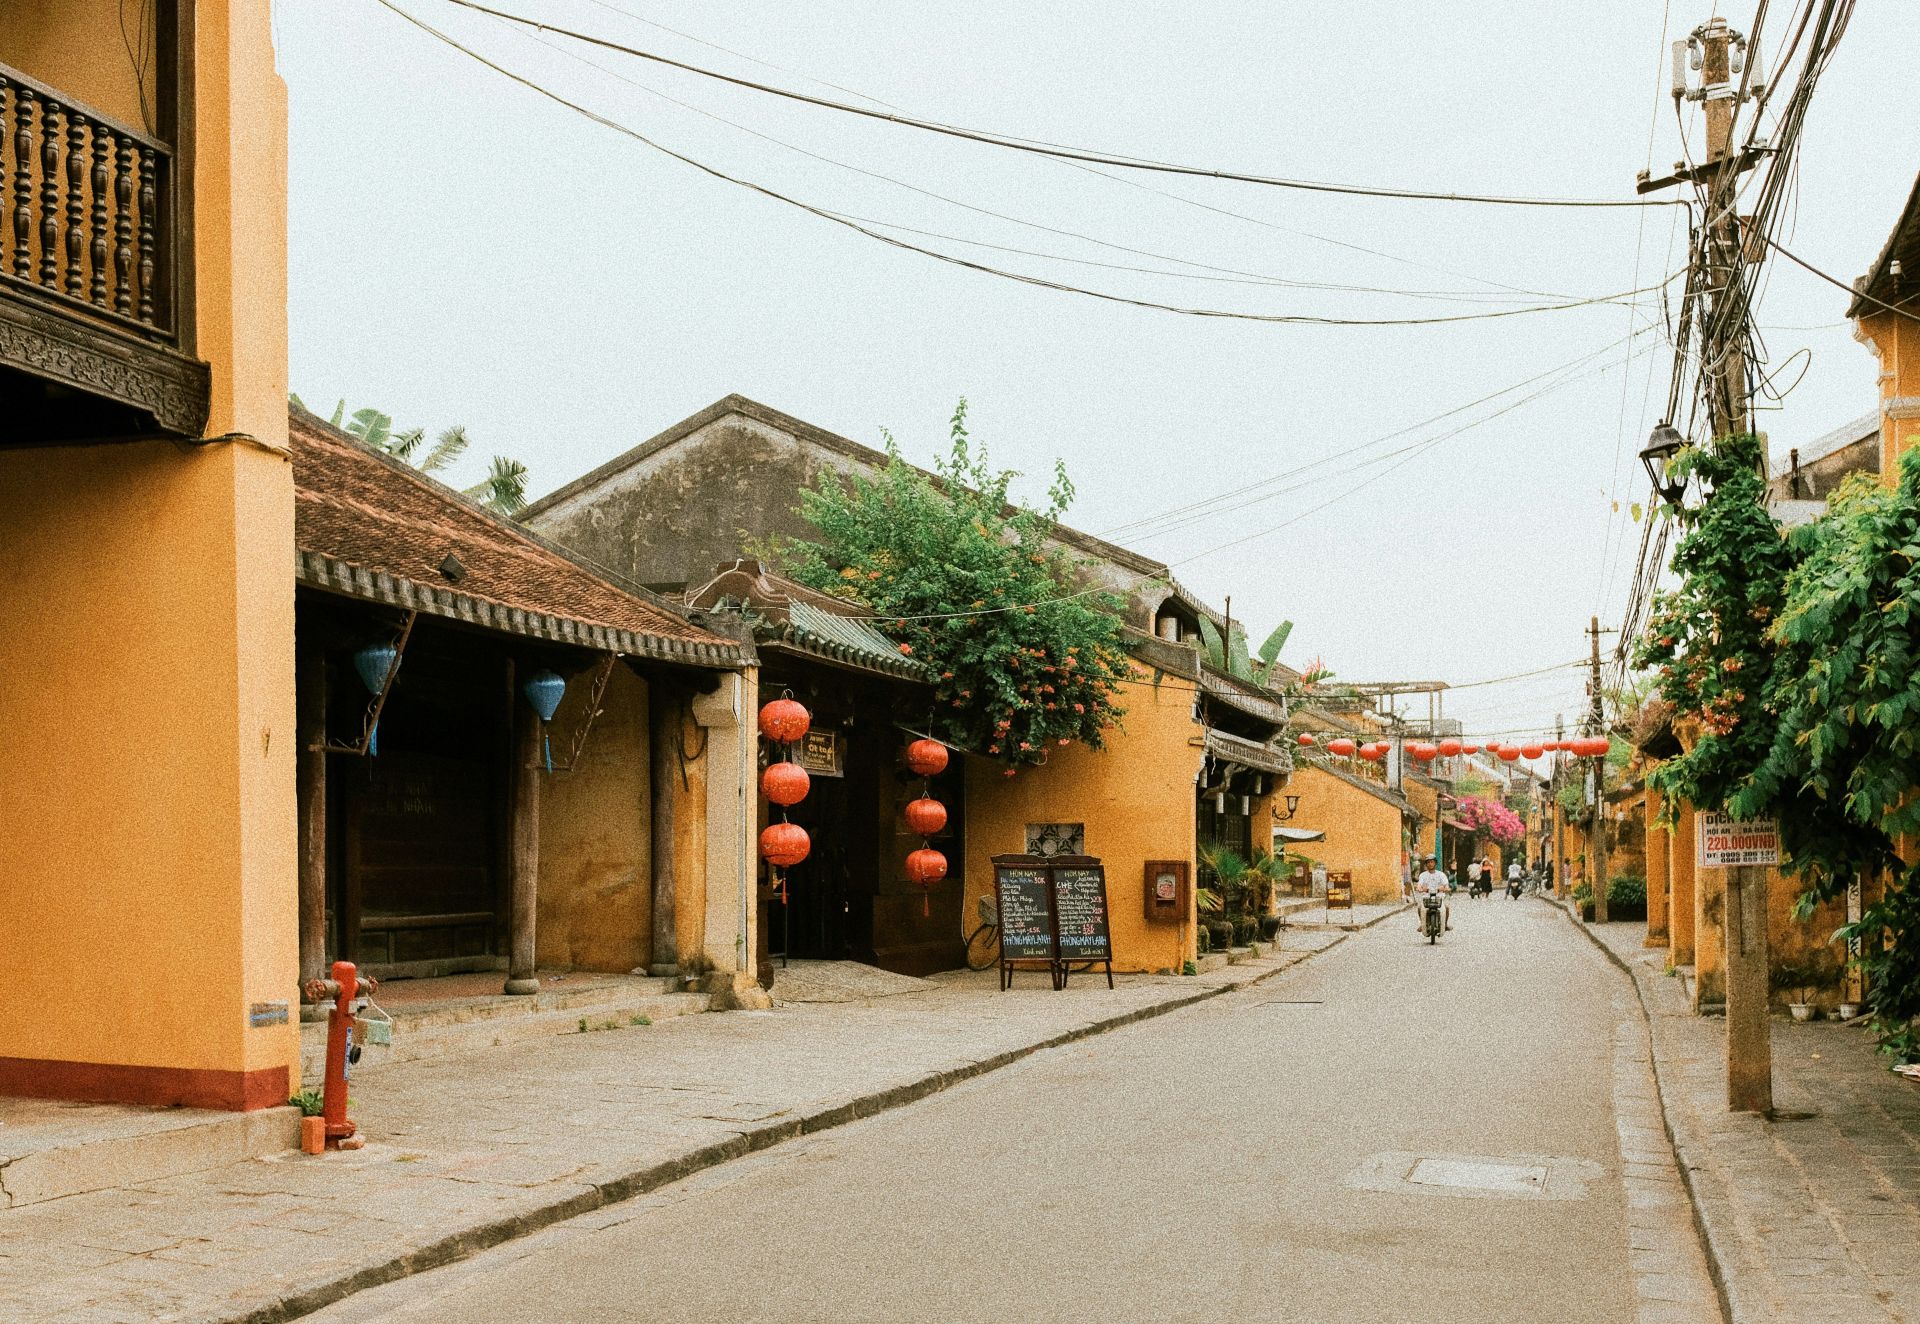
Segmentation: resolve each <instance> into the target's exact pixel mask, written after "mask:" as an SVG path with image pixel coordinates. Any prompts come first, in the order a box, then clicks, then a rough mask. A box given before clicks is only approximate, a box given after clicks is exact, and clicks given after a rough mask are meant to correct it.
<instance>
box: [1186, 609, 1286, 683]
mask: <svg viewBox="0 0 1920 1324" xmlns="http://www.w3.org/2000/svg"><path fill="white" fill-rule="evenodd" d="M1228 631H1229V636H1228V637H1226V638H1223V637H1222V636H1221V634H1220V627H1219V626H1217V625H1215V624H1214V623H1213V621H1212V620H1210V619H1209V618H1208V617H1206V616H1202V617H1201V618H1200V644H1201V652H1202V654H1203V655H1204V656H1205V657H1206V659H1207V665H1208V666H1210V667H1212V668H1213V669H1214V670H1216V671H1224V672H1226V673H1227V674H1228V675H1229V676H1237V677H1238V678H1240V679H1241V680H1245V681H1251V682H1253V683H1254V684H1255V685H1265V684H1266V683H1267V682H1268V681H1269V680H1270V679H1271V678H1272V676H1273V673H1274V670H1275V668H1277V667H1278V666H1279V665H1280V650H1281V649H1282V648H1284V647H1286V644H1287V636H1288V635H1290V634H1292V633H1293V622H1292V621H1282V622H1280V624H1279V626H1278V628H1276V629H1275V630H1274V632H1273V633H1272V634H1270V635H1268V636H1267V641H1266V642H1265V643H1263V644H1261V645H1260V651H1259V653H1258V654H1255V655H1253V656H1249V655H1248V653H1247V632H1246V630H1245V629H1244V628H1242V626H1241V624H1240V622H1238V621H1234V622H1232V623H1231V624H1230V625H1229V626H1228Z"/></svg>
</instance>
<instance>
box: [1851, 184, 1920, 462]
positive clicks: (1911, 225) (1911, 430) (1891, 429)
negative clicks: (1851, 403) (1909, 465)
mask: <svg viewBox="0 0 1920 1324" xmlns="http://www.w3.org/2000/svg"><path fill="white" fill-rule="evenodd" d="M1847 316H1848V317H1850V318H1852V319H1853V323H1854V328H1853V334H1854V337H1855V338H1856V339H1857V340H1859V341H1860V342H1861V343H1862V344H1864V345H1865V346H1866V347H1867V348H1868V349H1869V350H1870V351H1871V352H1872V353H1873V354H1874V355H1875V356H1876V357H1877V358H1878V359H1879V360H1880V378H1879V384H1880V442H1881V447H1882V459H1881V463H1880V481H1881V482H1883V483H1885V484H1887V485H1889V486H1891V485H1893V484H1894V483H1896V482H1898V481H1899V477H1900V463H1899V461H1900V456H1901V454H1902V453H1903V452H1905V451H1906V450H1907V449H1908V448H1910V447H1911V446H1912V445H1913V444H1914V443H1915V441H1916V440H1920V179H1917V180H1915V182H1914V188H1913V192H1912V193H1911V194H1910V195H1909V196H1908V198H1907V205H1906V208H1905V209H1904V210H1903V211H1902V212H1901V213H1900V219H1899V220H1898V221H1897V222H1896V223H1895V224H1894V227H1893V233H1892V234H1890V235H1888V236H1887V242H1886V246H1885V247H1883V248H1882V249H1881V250H1880V255H1879V256H1878V257H1876V258H1875V259H1874V261H1873V266H1872V267H1871V268H1870V269H1869V270H1868V272H1867V274H1866V275H1865V276H1863V277H1861V278H1860V280H1858V281H1856V282H1855V284H1854V296H1853V302H1852V303H1851V304H1849V305H1848V307H1847Z"/></svg>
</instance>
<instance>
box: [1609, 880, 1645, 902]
mask: <svg viewBox="0 0 1920 1324" xmlns="http://www.w3.org/2000/svg"><path fill="white" fill-rule="evenodd" d="M1646 904H1647V880H1646V879H1644V878H1642V877H1640V876H1639V875H1637V874H1630V873H1623V874H1621V875H1620V876H1619V877H1618V878H1614V879H1611V880H1610V881H1609V882H1608V883H1607V906H1608V907H1609V908H1610V909H1611V908H1615V907H1618V908H1619V909H1622V910H1630V909H1632V908H1633V907H1635V906H1642V907H1644V906H1645V905H1646Z"/></svg>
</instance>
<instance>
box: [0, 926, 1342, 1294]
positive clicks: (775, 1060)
mask: <svg viewBox="0 0 1920 1324" xmlns="http://www.w3.org/2000/svg"><path fill="white" fill-rule="evenodd" d="M1344 936H1345V935H1343V934H1332V933H1296V934H1289V935H1286V941H1285V943H1284V950H1282V951H1280V952H1278V953H1276V954H1274V955H1272V956H1269V957H1265V958H1262V959H1259V960H1255V961H1250V962H1245V963H1242V964H1239V965H1235V966H1232V967H1230V968H1229V969H1226V970H1222V971H1219V972H1217V973H1215V974H1212V975H1206V976H1201V977H1198V978H1184V979H1183V978H1177V977H1176V978H1156V977H1150V976H1123V977H1122V978H1121V979H1120V981H1119V987H1118V988H1116V989H1114V990H1111V991H1109V990H1108V989H1107V988H1106V986H1105V981H1104V980H1100V981H1098V982H1097V983H1096V982H1095V980H1093V979H1092V978H1091V977H1081V976H1076V977H1075V979H1074V982H1073V984H1072V986H1071V987H1070V988H1069V989H1068V990H1067V991H1066V992H1064V993H1055V992H1052V991H1051V990H1049V989H1047V988H1046V986H1045V984H1044V983H1043V982H1041V980H1040V979H1038V978H1029V979H1027V980H1024V981H1022V984H1021V986H1020V987H1017V988H1016V989H1015V990H1013V991H1012V992H1009V993H1005V994H1002V993H1000V992H999V991H998V990H997V987H996V985H995V976H994V975H992V974H991V973H989V974H986V975H984V976H968V975H966V974H964V973H962V974H961V975H959V976H956V977H949V978H943V979H942V980H940V981H936V983H937V986H936V987H934V988H931V989H927V990H924V991H918V992H912V993H905V994H899V995H895V996H888V997H876V998H873V999H869V1000H866V1001H863V1002H853V1003H832V1004H823V1005H812V1004H807V1005H789V1006H783V1007H778V1008H776V1009H775V1010H773V1011H761V1012H728V1013H722V1014H712V1015H703V1016H684V1017H679V1018H676V1019H674V1020H672V1021H668V1022H664V1023H662V1024H659V1025H654V1026H630V1025H622V1026H620V1027H619V1028H615V1029H605V1030H601V1029H595V1030H593V1031H592V1032H589V1033H583V1034H568V1035H560V1036H556V1037H553V1038H548V1039H541V1040H533V1041H527V1042H522V1043H517V1044H511V1045H507V1046H503V1047H499V1048H491V1049H487V1050H484V1051H480V1052H476V1053H472V1054H469V1055H464V1056H461V1057H458V1058H431V1059H426V1060H422V1061H417V1062H408V1063H396V1064H394V1065H391V1066H388V1067H385V1068H384V1069H382V1070H380V1071H377V1072H369V1073H365V1074H364V1075H362V1076H361V1077H359V1078H357V1079H356V1081H355V1085H354V1099H353V1103H354V1116H355V1119H356V1120H357V1121H358V1122H359V1123H360V1126H361V1128H362V1130H363V1132H364V1133H365V1134H366V1135H367V1136H368V1138H369V1143H368V1144H367V1146H366V1148H365V1149H363V1150H360V1151H358V1152H348V1153H336V1154H329V1155H326V1156H324V1157H317V1158H312V1157H307V1156H304V1155H300V1154H284V1155H275V1156H273V1157H271V1158H266V1159H257V1160H253V1161H250V1162H245V1163H238V1164H233V1165H230V1166H226V1167H221V1168H216V1169H212V1170H210V1171H205V1172H199V1173H193V1174H189V1175H186V1176H180V1177H173V1178H168V1179H165V1180H161V1181H154V1182H149V1183H142V1184H138V1185H133V1186H129V1187H124V1188H117V1189H111V1190H104V1191H97V1192H92V1193H89V1194H86V1195H76V1196H71V1197H68V1198H65V1199H59V1200H49V1201H46V1202H44V1203H40V1204H34V1205H29V1206H26V1207H24V1208H21V1209H15V1210H9V1211H5V1212H0V1318H4V1319H6V1320H7V1321H8V1322H9V1324H29V1322H31V1324H40V1322H41V1321H46V1322H49V1324H51V1322H53V1321H59V1324H83V1322H84V1324H95V1322H99V1324H108V1322H114V1324H122V1322H125V1324H131V1322H132V1321H142V1322H145V1321H165V1320H220V1321H240V1320H246V1321H250V1322H264V1321H271V1320H280V1319H288V1318H292V1317H294V1316H296V1315H298V1314H300V1313H304V1312H306V1311H310V1310H313V1309H316V1308H318V1307H319V1306H321V1305H323V1304H325V1303H327V1302H330V1301H334V1300H338V1299H340V1298H341V1297H343V1296H346V1295H348V1294H349V1293H351V1292H353V1291H357V1290H359V1289H361V1288H363V1287H367V1286H371V1285H373V1284H375V1283H380V1282H386V1281H390V1280H392V1279H394V1278H397V1277H401V1276H404V1275H406V1274H408V1273H414V1272H418V1271H420V1270H421V1269H425V1268H429V1267H432V1266H433V1265H435V1264H440V1263H445V1262H447V1261H449V1260H452V1259H457V1258H459V1257H460V1256H462V1255H466V1254H469V1253H471V1252H473V1251H475V1250H478V1249H481V1248H483V1247H485V1246H489V1245H493V1244H497V1243H499V1242H501V1241H504V1240H507V1239H509V1238H511V1237H515V1236H518V1235H521V1234H523V1233H525V1232H528V1231H531V1230H533V1229H536V1228H539V1227H544V1226H546V1225H548V1224H550V1223H553V1222H555V1221H557V1220H559V1219H562V1218H568V1217H572V1216H574V1215H577V1214H580V1213H584V1212H586V1211H588V1210H592V1209H595V1208H598V1207H600V1206H603V1205H607V1204H611V1203H613V1202H615V1201H618V1200H623V1199H626V1198H629V1197H631V1196H634V1195H638V1194H640V1193H642V1192H645V1191H648V1190H651V1189H653V1188H655V1187H658V1186H661V1185H664V1184H666V1183H668V1182H671V1181H674V1180H676V1179H678V1178H681V1177H684V1176H686V1175H688V1174H689V1173H691V1172H695V1171H698V1170H699V1169H701V1168H704V1167H709V1166H711V1165H713V1164H716V1163H720V1162H724V1161H726V1160H727V1159H730V1158H734V1157H737V1156H739V1155H742V1154H746V1153H750V1152H752V1151H755V1150H758V1149H763V1148H765V1147H767V1146H769V1145H772V1144H777V1143H779V1142H781V1141H783V1140H786V1139H790V1138H792V1137H794V1136H797V1135H800V1134H802V1133H804V1132H809V1131H818V1130H822V1129H825V1128H827V1127H831V1126H835V1125H839V1124H841V1123H843V1122H846V1121H848V1120H851V1119H852V1118H854V1117H858V1116H863V1115H867V1114H870V1113H874V1112H878V1111H881V1110H884V1109H886V1108H889V1107H893V1106H896V1105H898V1104H900V1103H905V1102H907V1101H909V1100H911V1099H914V1098H919V1097H922V1096H923V1095H925V1094H928V1093H932V1092H933V1091H936V1090H939V1089H942V1088H945V1087H946V1086H948V1085H951V1084H954V1083H956V1082H957V1081H960V1080H963V1079H966V1078H968V1077H970V1076H974V1075H977V1074H979V1073H981V1072H982V1071H988V1070H992V1069H994V1068H995V1067H998V1066H1002V1065H1005V1064H1006V1063H1008V1062H1011V1061H1013V1060H1015V1059H1017V1058H1019V1057H1022V1056H1024V1055H1026V1054H1027V1053H1030V1052H1033V1051H1035V1050H1036V1049H1038V1048H1043V1047H1047V1046H1049V1045H1053V1044H1057V1043H1062V1042H1065V1041H1067V1040H1070V1039H1073V1038H1077V1037H1080V1036H1082V1035H1086V1034H1092V1033H1098V1032H1099V1031H1101V1030H1104V1029H1108V1028H1112V1027H1113V1026H1116V1025H1120V1024H1125V1023H1127V1022H1129V1021H1132V1020H1137V1019H1139V1018H1141V1017H1144V1016H1152V1015H1158V1014H1160V1013H1162V1012H1166V1011H1170V1010H1173V1009H1175V1008H1178V1007H1181V1006H1186V1005H1189V1004H1190V1003H1192V1002H1195V1001H1198V1000H1201V999H1203V998H1207V997H1212V996H1215V995H1217V994H1220V993H1223V992H1227V991H1230V990H1231V989H1233V988H1235V987H1238V986H1241V985H1244V984H1247V983H1251V982H1254V981H1257V980H1259V979H1262V978H1265V977H1267V976H1269V975H1272V974H1275V973H1278V972H1279V971H1280V970H1283V969H1285V968H1287V967H1288V966H1290V965H1292V964H1295V963H1297V962H1299V961H1301V960H1304V959H1306V958H1307V957H1308V956H1310V955H1313V954H1314V953H1317V952H1319V951H1323V950H1325V949H1327V948H1328V947H1331V946H1333V945H1335V944H1337V943H1338V942H1340V941H1342V940H1343V938H1344Z"/></svg>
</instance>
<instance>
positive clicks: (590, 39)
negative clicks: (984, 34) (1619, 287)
mask: <svg viewBox="0 0 1920 1324" xmlns="http://www.w3.org/2000/svg"><path fill="white" fill-rule="evenodd" d="M447 2H448V3H449V4H454V5H458V6H460V7H461V8H463V9H471V10H473V11H475V12H476V13H481V14H490V15H492V16H493V17H494V18H498V19H504V20H505V21H507V22H509V23H518V24H521V25H523V26H525V27H529V28H535V29H537V30H539V31H541V32H552V33H555V34H557V35H559V36H562V37H570V38H572V39H573V40H575V41H580V42H585V43H587V44H589V45H593V46H599V47H602V48H603V49H606V50H611V51H618V52H620V53H621V54H623V55H630V56H632V57H634V58H635V59H639V60H650V61H652V62H653V63H655V64H660V65H665V66H666V67H668V68H671V69H679V70H681V71H683V72H685V73H690V74H697V75H699V76H700V77H702V78H711V79H713V80H715V81H716V82H721V83H730V84H732V85H733V86H735V87H742V88H746V89H747V90H749V91H753V92H761V93H764V94H766V95H768V96H776V97H783V98H785V99H786V100H789V101H797V102H800V103H801V104H803V105H809V106H817V107H820V108H822V109H824V110H835V111H839V112H841V113H843V114H847V115H858V116H860V117H862V118H865V119H872V120H880V121H883V122H885V123H888V124H897V125H900V126H902V127H905V128H910V129H919V130H922V131H924V132H927V133H937V134H943V135H945V136H947V137H950V138H961V139H965V140H967V141H969V142H977V143H985V144H987V145H989V146H993V147H1004V148H1008V149H1010V150H1012V151H1019V152H1031V153H1035V154H1037V155H1040V156H1052V157H1058V158H1059V159H1061V160H1065V161H1081V162H1085V163H1088V164H1091V165H1105V166H1116V167H1120V168H1123V169H1127V170H1146V171H1152V172H1155V173H1158V174H1171V175H1188V176H1192V177H1194V178H1198V179H1219V180H1225V181H1228V182H1230V183H1236V184H1259V185H1262V186H1265V187H1269V188H1285V189H1299V190H1303V191H1305V192H1309V193H1340V194H1347V195H1351V196H1355V197H1366V198H1400V199H1406V200H1410V201H1419V202H1474V203H1484V204H1488V205H1492V206H1501V207H1672V206H1684V205H1686V204H1685V202H1684V201H1683V200H1681V199H1676V198H1540V197H1523V196H1517V195H1508V194H1496V193H1443V192H1438V191H1432V190H1426V189H1406V188H1384V187H1376V186H1373V185H1366V184H1339V183H1332V182H1329V181H1325V180H1309V179H1289V178H1284V177H1281V176H1277V175H1255V174H1247V173H1243V172H1240V171H1235V170H1223V169H1217V168H1215V167H1211V166H1196V165H1184V164H1181V163H1178V162H1173V161H1155V160H1151V159H1147V158H1143V157H1135V156H1125V155H1121V154H1118V153H1113V152H1104V151H1097V150H1094V149H1091V148H1081V147H1069V146H1066V145H1064V144H1060V143H1049V142H1045V141H1041V140H1038V139H1032V138H1016V137H1013V136H1011V135H1007V134H999V133H990V132H987V131H985V130H982V129H969V128H965V127H962V126H960V125H957V124H945V123H942V122H940V121H938V120H926V119H919V118H916V117H914V116H911V115H900V114H896V113H893V112H891V111H884V110H875V109H873V108H872V107H869V106H855V105H852V104H849V103H848V102H845V101H834V100H832V99H830V98H827V97H817V96H813V95H811V94H809V93H806V92H796V91H794V90H793V89H791V88H785V87H776V86H774V85H773V84H771V83H760V82H756V81H754V80H753V79H751V78H741V77H738V76H737V75H734V74H726V73H721V72H720V71H719V70H717V69H708V68H704V67H703V66H701V65H697V64H690V63H688V62H686V61H685V60H676V59H673V58H671V57H670V56H665V55H660V54H658V53H656V52H653V51H647V50H642V49H640V48H639V47H637V46H628V45H625V44H624V43H621V42H617V41H614V40H612V39H611V38H607V37H596V36H594V35H593V34H592V33H588V32H579V31H576V30H574V29H572V28H566V27H561V26H560V25H558V24H555V23H547V22H543V21H541V20H539V19H535V18H529V17H527V16H526V15H524V14H515V13H512V12H511V11H509V10H505V9H495V8H493V7H492V6H491V5H483V4H480V3H478V0H447ZM382 3H385V0H382ZM389 7H391V6H389ZM856 95H858V94H856Z"/></svg>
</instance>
